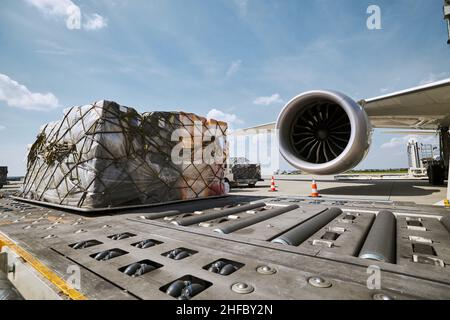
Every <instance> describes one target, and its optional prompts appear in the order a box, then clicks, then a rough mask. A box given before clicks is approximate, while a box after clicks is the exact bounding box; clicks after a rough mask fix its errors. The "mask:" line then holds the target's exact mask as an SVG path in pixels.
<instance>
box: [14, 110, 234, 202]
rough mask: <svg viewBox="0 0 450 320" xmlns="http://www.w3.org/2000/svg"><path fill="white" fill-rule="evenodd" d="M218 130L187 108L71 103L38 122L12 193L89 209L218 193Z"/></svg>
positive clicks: (221, 145) (221, 142) (222, 147)
mask: <svg viewBox="0 0 450 320" xmlns="http://www.w3.org/2000/svg"><path fill="white" fill-rule="evenodd" d="M226 130H227V124H226V123H224V122H219V121H215V120H207V119H205V118H202V117H198V116H196V115H194V114H190V113H183V112H148V113H143V114H140V113H138V112H137V111H136V110H135V109H133V108H129V107H124V106H120V105H119V104H117V103H115V102H109V101H99V102H96V103H94V104H92V105H85V106H81V107H73V108H70V109H68V110H66V111H65V112H64V118H63V119H62V120H60V121H57V122H52V123H49V124H47V125H45V126H44V127H43V128H42V129H41V132H40V133H39V135H38V137H37V139H36V141H35V143H34V144H33V145H32V147H31V149H30V150H29V154H28V164H27V174H26V177H25V180H24V184H23V189H22V191H21V195H20V197H22V198H25V199H30V200H35V201H40V202H46V203H49V204H56V205H62V206H69V207H73V208H75V209H82V210H90V209H99V208H100V209H104V208H116V207H123V206H137V205H149V204H156V203H164V202H171V201H178V200H188V199H195V198H202V197H209V196H218V195H222V194H223V193H224V190H225V189H224V185H223V181H224V163H225V161H226V157H227V154H226V151H227V147H226ZM205 151H208V152H209V153H208V152H205ZM208 157H209V158H208ZM211 159H212V160H211Z"/></svg>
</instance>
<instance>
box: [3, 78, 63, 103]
mask: <svg viewBox="0 0 450 320" xmlns="http://www.w3.org/2000/svg"><path fill="white" fill-rule="evenodd" d="M0 101H4V102H6V104H7V105H9V106H10V107H16V108H21V109H27V110H49V109H53V108H56V107H58V99H57V98H56V97H55V95H53V93H45V94H43V93H38V92H31V91H30V90H28V88H27V87H25V86H24V85H22V84H20V83H18V82H17V81H14V80H13V79H11V78H10V77H8V76H7V75H4V74H1V73H0Z"/></svg>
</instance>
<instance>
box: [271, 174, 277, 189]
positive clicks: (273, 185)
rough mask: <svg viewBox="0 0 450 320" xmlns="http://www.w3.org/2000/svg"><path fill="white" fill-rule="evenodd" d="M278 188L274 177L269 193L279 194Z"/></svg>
mask: <svg viewBox="0 0 450 320" xmlns="http://www.w3.org/2000/svg"><path fill="white" fill-rule="evenodd" d="M277 191H278V190H277V187H276V186H275V178H274V177H273V176H272V181H271V182H270V190H269V192H277Z"/></svg>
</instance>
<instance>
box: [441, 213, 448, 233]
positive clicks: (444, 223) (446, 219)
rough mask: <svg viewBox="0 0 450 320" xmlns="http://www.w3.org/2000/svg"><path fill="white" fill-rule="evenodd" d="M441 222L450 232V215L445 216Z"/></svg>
mask: <svg viewBox="0 0 450 320" xmlns="http://www.w3.org/2000/svg"><path fill="white" fill-rule="evenodd" d="M441 223H442V224H443V225H444V227H445V229H447V231H448V232H450V216H445V217H443V218H442V219H441Z"/></svg>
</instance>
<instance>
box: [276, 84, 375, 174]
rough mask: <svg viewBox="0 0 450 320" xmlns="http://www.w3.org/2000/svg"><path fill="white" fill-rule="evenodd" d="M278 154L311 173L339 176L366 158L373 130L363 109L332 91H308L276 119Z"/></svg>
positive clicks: (295, 99)
mask: <svg viewBox="0 0 450 320" xmlns="http://www.w3.org/2000/svg"><path fill="white" fill-rule="evenodd" d="M276 128H277V129H278V134H279V145H280V152H281V155H282V156H283V157H284V158H285V159H286V161H287V162H289V163H290V164H291V165H293V166H294V167H296V168H298V169H300V170H303V171H305V172H308V173H311V174H318V175H327V174H338V173H342V172H344V171H347V170H350V169H352V168H354V167H355V166H356V165H358V163H360V162H361V161H362V160H363V159H364V157H365V156H366V154H367V152H368V150H369V147H370V142H371V135H372V127H371V125H370V121H369V118H368V116H367V114H366V112H365V111H364V109H363V108H362V107H361V106H360V105H359V104H357V103H356V102H355V101H353V100H352V99H351V98H349V97H347V96H346V95H344V94H342V93H339V92H335V91H309V92H305V93H303V94H301V95H299V96H297V97H295V98H294V99H292V100H291V101H289V102H288V104H287V105H286V106H285V107H284V108H283V110H282V111H281V113H280V115H279V116H278V120H277V124H276Z"/></svg>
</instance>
